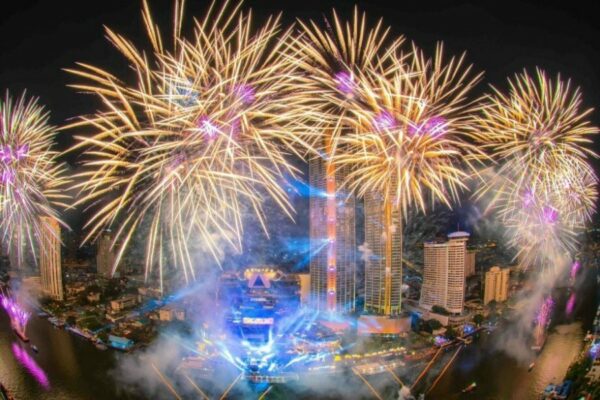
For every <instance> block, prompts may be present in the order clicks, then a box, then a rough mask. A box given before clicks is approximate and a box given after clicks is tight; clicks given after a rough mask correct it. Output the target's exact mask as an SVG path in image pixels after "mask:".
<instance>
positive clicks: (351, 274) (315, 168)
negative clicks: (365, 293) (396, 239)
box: [308, 158, 356, 312]
mask: <svg viewBox="0 0 600 400" xmlns="http://www.w3.org/2000/svg"><path fill="white" fill-rule="evenodd" d="M308 171H309V172H308V175H309V184H310V191H311V193H310V246H311V256H312V257H311V260H310V287H311V306H312V307H314V308H315V309H317V310H319V311H330V312H349V311H352V310H354V307H355V292H356V287H355V280H356V255H355V254H356V228H355V198H354V196H349V195H348V194H346V193H344V192H342V191H341V190H340V189H339V184H340V182H342V180H343V179H344V176H345V175H346V174H347V170H344V169H342V170H340V169H338V170H334V169H333V167H332V166H331V165H329V164H328V163H327V162H326V161H325V160H323V159H321V158H315V159H312V160H310V162H309V170H308Z"/></svg>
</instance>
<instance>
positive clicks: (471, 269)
mask: <svg viewBox="0 0 600 400" xmlns="http://www.w3.org/2000/svg"><path fill="white" fill-rule="evenodd" d="M476 254H477V252H476V251H475V250H467V254H466V256H465V278H468V277H469V276H473V275H475V260H476Z"/></svg>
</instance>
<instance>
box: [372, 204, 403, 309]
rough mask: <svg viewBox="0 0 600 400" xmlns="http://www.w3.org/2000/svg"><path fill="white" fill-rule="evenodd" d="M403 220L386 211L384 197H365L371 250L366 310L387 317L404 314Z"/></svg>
mask: <svg viewBox="0 0 600 400" xmlns="http://www.w3.org/2000/svg"><path fill="white" fill-rule="evenodd" d="M399 218H400V214H399V212H398V211H394V210H387V211H386V209H385V207H384V201H383V196H382V195H381V194H379V193H368V194H366V195H365V241H366V244H367V246H368V249H369V253H368V255H367V257H366V259H365V311H368V312H373V313H376V314H383V315H398V314H400V312H401V306H402V237H401V232H400V231H396V229H395V227H399V226H402V225H401V224H400V221H399ZM388 224H389V225H390V226H389V229H386V227H387V225H388ZM386 231H389V233H388V232H386ZM388 254H389V255H390V256H391V258H390V260H388Z"/></svg>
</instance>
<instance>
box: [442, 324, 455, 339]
mask: <svg viewBox="0 0 600 400" xmlns="http://www.w3.org/2000/svg"><path fill="white" fill-rule="evenodd" d="M445 336H446V337H447V338H448V339H454V338H456V337H457V336H458V332H457V331H456V329H454V327H452V326H448V327H447V328H446V334H445Z"/></svg>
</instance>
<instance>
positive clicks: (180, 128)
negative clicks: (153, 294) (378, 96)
mask: <svg viewBox="0 0 600 400" xmlns="http://www.w3.org/2000/svg"><path fill="white" fill-rule="evenodd" d="M143 17H144V22H145V24H146V28H147V33H148V37H149V40H150V42H151V44H152V47H153V54H152V57H150V56H148V55H146V54H144V53H142V52H141V51H140V50H138V49H137V48H135V47H134V45H133V44H132V43H130V42H129V41H127V40H126V39H125V38H123V37H121V36H120V35H118V34H116V33H113V32H112V31H110V30H108V37H109V38H110V40H111V41H112V42H113V44H114V45H115V46H116V48H117V49H118V50H119V51H120V52H121V53H122V54H123V55H124V56H125V57H126V58H127V59H128V60H129V62H130V64H131V67H132V69H133V70H134V71H135V72H136V74H137V76H136V81H135V82H132V83H131V84H127V83H123V82H121V81H120V80H118V79H117V78H116V77H113V76H112V75H111V74H110V73H109V72H106V71H103V70H101V69H99V68H96V67H93V66H89V65H84V64H80V67H81V68H80V69H78V70H71V72H72V73H74V74H76V75H78V76H79V77H83V78H86V79H88V80H90V81H91V83H90V84H77V85H74V86H75V87H76V88H77V89H80V90H83V91H87V92H91V93H93V94H95V95H97V96H98V97H99V98H100V99H101V100H102V101H103V103H104V107H103V110H101V111H100V112H99V113H97V114H95V115H93V116H91V117H85V118H83V119H82V121H81V122H78V123H77V124H75V125H73V127H80V126H88V127H92V128H93V129H95V130H96V133H95V134H94V135H93V136H91V137H82V138H80V140H81V142H80V143H79V144H78V145H77V146H76V148H77V147H83V148H85V155H86V162H85V165H86V166H87V167H88V170H87V171H86V172H84V173H82V174H80V175H79V179H80V180H81V179H83V180H84V181H83V182H80V183H79V184H78V185H77V187H78V188H79V189H80V190H82V192H83V196H82V199H81V200H80V201H79V202H78V203H84V204H89V205H92V206H94V207H95V212H94V215H93V216H92V217H91V218H90V220H89V221H88V223H87V227H88V228H89V233H88V234H87V237H86V239H85V240H93V239H95V238H96V237H97V236H98V235H99V233H100V232H101V231H102V230H103V229H104V228H107V227H110V226H111V225H117V229H116V234H115V238H114V242H113V243H114V245H115V246H117V247H118V253H117V257H116V261H115V264H114V266H113V271H114V269H115V268H116V267H117V265H118V263H119V261H120V260H121V258H122V256H123V253H124V251H125V249H126V248H127V246H128V245H129V243H130V241H131V238H132V236H133V235H134V233H135V232H136V231H137V230H138V229H139V228H140V226H141V225H142V224H143V223H147V224H148V225H149V228H148V229H149V235H148V239H147V248H146V260H145V263H146V274H147V275H146V276H148V274H149V273H151V272H152V271H153V269H154V268H155V267H156V266H158V269H159V275H160V276H161V278H162V275H163V265H164V264H165V262H166V261H165V260H169V263H170V265H172V266H176V267H179V268H181V269H182V270H183V273H184V276H185V279H186V280H193V279H195V277H196V275H195V270H194V268H193V264H194V258H193V257H194V253H195V252H197V251H203V252H207V253H209V254H211V255H212V256H213V257H214V259H215V260H217V261H218V259H219V256H220V254H221V252H222V251H223V248H232V249H234V251H239V250H240V247H241V235H242V230H243V220H242V219H243V218H242V216H243V212H242V209H243V208H244V207H247V208H249V209H250V210H251V211H252V212H253V214H254V215H255V216H256V217H257V218H258V220H259V221H260V223H261V224H262V226H263V228H264V229H265V231H266V227H265V224H264V218H263V212H262V204H263V201H264V199H265V198H266V197H267V196H269V197H271V198H272V199H274V200H275V202H276V203H277V204H278V205H279V206H280V207H281V209H283V210H284V211H285V212H286V213H287V214H288V215H289V214H291V212H292V209H291V205H290V203H289V202H288V199H287V197H286V192H285V190H284V188H283V186H282V185H281V180H282V179H283V176H295V175H296V170H295V169H294V168H293V167H292V166H291V164H290V163H289V162H288V160H287V155H288V153H289V152H296V149H297V145H299V147H300V148H302V147H303V146H304V143H303V142H302V141H301V139H300V135H296V133H297V131H298V129H299V128H298V127H299V126H300V125H301V121H303V116H302V115H301V111H302V109H301V108H298V107H294V101H295V100H294V97H293V96H291V95H290V93H291V91H292V86H293V85H290V82H291V81H293V77H294V74H295V72H294V69H295V68H296V67H295V66H294V65H293V63H291V62H290V56H289V54H288V50H289V49H288V47H287V46H288V44H287V43H288V42H289V41H290V33H289V31H285V32H281V30H280V28H279V19H278V18H269V20H268V21H267V22H266V24H265V25H263V26H262V27H261V28H260V29H258V30H253V29H252V28H251V15H250V14H244V13H242V12H240V11H239V5H238V6H235V7H233V9H232V8H231V7H228V6H227V5H225V6H224V7H223V8H222V9H220V10H217V9H215V8H214V4H213V7H211V8H210V10H209V11H208V13H207V14H206V16H205V17H204V19H202V20H200V21H196V24H195V32H194V35H193V36H192V37H191V38H190V39H187V38H184V37H182V35H181V34H180V32H181V24H182V19H183V4H182V2H181V3H176V12H175V22H174V27H175V28H174V31H173V32H174V33H173V38H174V40H173V45H172V48H171V49H169V50H167V49H166V48H165V47H164V46H163V40H162V39H161V36H160V32H159V31H158V28H157V27H156V25H155V23H154V22H153V20H152V16H151V13H150V11H149V8H148V5H147V4H146V3H144V9H143ZM103 199H104V200H103ZM106 199H108V200H106ZM117 243H118V245H117ZM161 282H162V279H161Z"/></svg>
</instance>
